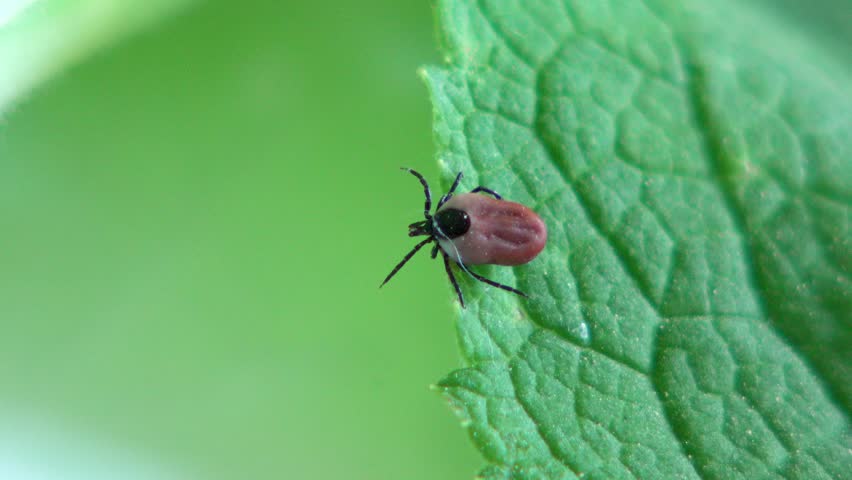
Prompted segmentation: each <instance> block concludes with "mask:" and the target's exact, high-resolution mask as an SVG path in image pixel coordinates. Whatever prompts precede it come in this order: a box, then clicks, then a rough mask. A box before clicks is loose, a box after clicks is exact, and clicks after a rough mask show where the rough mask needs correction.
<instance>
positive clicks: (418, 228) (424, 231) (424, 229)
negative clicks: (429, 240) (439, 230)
mask: <svg viewBox="0 0 852 480" xmlns="http://www.w3.org/2000/svg"><path fill="white" fill-rule="evenodd" d="M420 235H429V236H431V235H432V221H431V219H429V220H423V221H422V222H414V223H412V224H411V225H409V226H408V236H409V237H419V236H420Z"/></svg>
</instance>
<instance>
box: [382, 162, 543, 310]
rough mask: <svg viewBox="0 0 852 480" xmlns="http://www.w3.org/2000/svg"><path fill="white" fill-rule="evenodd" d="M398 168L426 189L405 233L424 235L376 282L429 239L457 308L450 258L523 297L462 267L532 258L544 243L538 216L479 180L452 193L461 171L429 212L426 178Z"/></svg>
mask: <svg viewBox="0 0 852 480" xmlns="http://www.w3.org/2000/svg"><path fill="white" fill-rule="evenodd" d="M403 170H405V171H407V172H408V173H410V174H412V175H414V176H415V177H417V179H418V180H420V184H421V185H423V193H424V194H425V195H426V205H425V206H424V208H423V216H424V217H425V220H422V221H419V222H414V223H412V224H411V225H409V226H408V236H409V237H419V236H423V235H425V236H426V239H425V240H423V241H421V242H420V243H418V244H417V245H415V246H414V248H413V249H412V250H411V251H410V252H408V255H406V256H405V258H403V259H402V261H401V262H399V264H397V266H395V267H394V268H393V270H391V272H390V274H389V275H388V276H387V278H385V281H384V282H382V284H381V285H380V287H379V288H381V287H382V286H384V285H385V284H386V283H388V281H389V280H390V279H391V278H393V276H394V275H396V272H398V271H399V269H401V268H402V267H403V266H404V265H405V264H406V262H408V261H409V260H410V259H411V257H413V256H414V254H415V253H417V252H418V251H419V250H420V249H421V248H423V247H424V246H425V245H427V244H429V243H432V242H435V246H434V247H432V258H433V259H434V258H437V256H438V253H440V254H441V256H442V257H443V259H444V269H445V270H446V271H447V276H449V277H450V282H451V283H452V284H453V288H454V289H455V290H456V294H457V295H458V297H459V303H460V304H461V306H462V308H464V296H463V295H462V292H461V288H459V284H458V282H457V281H456V277H455V275H453V269H452V263H455V264H456V265H458V266H459V268H461V269H462V270H463V271H464V272H465V273H467V274H468V275H470V276H471V277H473V278H475V279H477V280H479V281H480V282H483V283H487V284H488V285H491V286H492V287H497V288H500V289H503V290H506V291H507V292H512V293H515V294H517V295H520V296H522V297H526V296H527V295H526V294H525V293H524V292H522V291H520V290H517V289H515V288H512V287H510V286H508V285H503V284H501V283H497V282H495V281H493V280H489V279H487V278H485V277H483V276H482V275H479V274H477V273H476V272H473V271H472V270H470V268H468V267H469V266H470V265H485V264H493V265H507V266H509V265H523V264H525V263H527V262H529V261H531V260H532V259H534V258H535V257H536V256H537V255H538V254H539V252H541V250H542V249H543V248H544V245H545V243H547V227H546V226H545V225H544V222H543V221H542V220H541V217H539V216H538V215H536V214H535V212H533V211H532V210H530V209H529V208H527V207H525V206H523V205H521V204H520V203H515V202H509V201H507V200H503V197H501V196H500V195H498V194H497V192H495V191H493V190H490V189H488V188H485V187H482V186H480V187H476V188H474V189H473V190H471V191H470V193H460V194H456V193H455V191H456V188H458V186H459V182H460V181H461V179H462V173H461V172H459V174H458V175H456V179H455V181H454V182H453V185H452V187H450V191H449V192H447V193H446V194H444V195H443V196H442V197H441V199H440V200H439V201H438V206H437V207H436V208H435V213H434V214H430V213H429V212H430V210H432V193H431V191H430V190H429V183H428V182H426V179H425V178H423V175H420V174H419V173H417V172H416V171H414V170H412V169H410V168H403ZM487 195H490V196H487Z"/></svg>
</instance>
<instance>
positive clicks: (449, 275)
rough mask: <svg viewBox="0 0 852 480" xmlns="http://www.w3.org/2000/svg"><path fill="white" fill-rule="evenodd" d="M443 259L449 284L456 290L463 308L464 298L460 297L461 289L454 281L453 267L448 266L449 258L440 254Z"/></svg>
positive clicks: (444, 254)
mask: <svg viewBox="0 0 852 480" xmlns="http://www.w3.org/2000/svg"><path fill="white" fill-rule="evenodd" d="M441 254H442V256H443V257H444V268H445V269H446V270H447V276H448V277H450V282H451V283H452V284H453V288H455V289H456V295H458V296H459V303H461V306H462V308H465V307H464V296H462V292H461V288H460V287H459V283H458V282H457V281H456V276H455V275H453V267H452V265H450V257H449V256H448V255H447V254H446V253H444V252H441Z"/></svg>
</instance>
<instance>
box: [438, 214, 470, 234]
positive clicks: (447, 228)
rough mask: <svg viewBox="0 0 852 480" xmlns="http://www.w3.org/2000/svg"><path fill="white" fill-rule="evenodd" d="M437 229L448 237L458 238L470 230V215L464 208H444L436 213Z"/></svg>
mask: <svg viewBox="0 0 852 480" xmlns="http://www.w3.org/2000/svg"><path fill="white" fill-rule="evenodd" d="M433 221H434V222H435V227H436V229H437V230H438V231H439V232H440V233H442V234H443V236H445V237H447V238H451V239H452V238H456V237H460V236H462V235H464V234H465V233H467V231H468V230H470V217H469V216H468V215H467V213H465V212H464V211H462V210H458V209H456V208H444V209H442V210H439V211H438V213H436V214H435V216H434V220H433Z"/></svg>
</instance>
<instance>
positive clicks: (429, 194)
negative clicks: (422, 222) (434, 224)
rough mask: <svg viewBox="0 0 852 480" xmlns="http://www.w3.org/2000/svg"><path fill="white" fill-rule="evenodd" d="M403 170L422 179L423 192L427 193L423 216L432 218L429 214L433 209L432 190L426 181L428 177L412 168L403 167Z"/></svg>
mask: <svg viewBox="0 0 852 480" xmlns="http://www.w3.org/2000/svg"><path fill="white" fill-rule="evenodd" d="M402 170H405V171H406V172H408V173H410V174H412V175H414V176H415V177H417V179H418V180H420V184H421V185H423V194H424V195H426V205H425V206H424V207H423V216H425V217H426V219H427V220H428V219H430V218H432V216H431V215H429V211H430V210H432V192H430V191H429V184H428V183H427V182H426V179H425V178H423V175H420V174H419V173H417V171H415V170H412V169H410V168H405V167H403V168H402Z"/></svg>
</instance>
